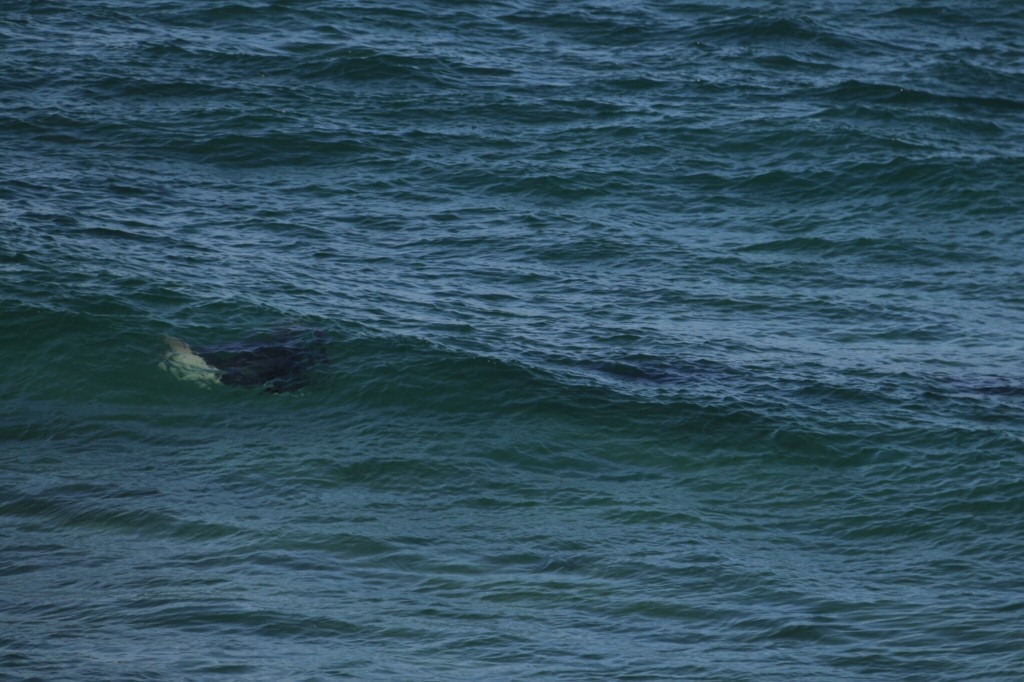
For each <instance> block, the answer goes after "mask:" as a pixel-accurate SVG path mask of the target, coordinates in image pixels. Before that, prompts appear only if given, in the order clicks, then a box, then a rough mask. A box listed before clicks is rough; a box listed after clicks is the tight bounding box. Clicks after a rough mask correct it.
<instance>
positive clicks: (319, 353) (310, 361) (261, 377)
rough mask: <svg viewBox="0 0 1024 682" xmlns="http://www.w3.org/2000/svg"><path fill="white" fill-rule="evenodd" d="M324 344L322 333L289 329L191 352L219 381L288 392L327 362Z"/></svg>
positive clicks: (196, 347)
mask: <svg viewBox="0 0 1024 682" xmlns="http://www.w3.org/2000/svg"><path fill="white" fill-rule="evenodd" d="M326 344H327V335H326V334H325V333H324V332H321V331H309V330H302V329H289V330H285V331H279V332H274V333H268V334H261V335H258V336H253V337H250V338H248V339H245V340H243V341H233V342H228V343H216V344H206V345H196V346H192V347H191V349H190V351H191V353H193V354H194V355H196V356H198V357H199V358H201V359H202V361H203V362H205V363H206V365H207V369H208V371H210V372H213V373H215V375H216V379H217V380H218V381H219V382H220V383H222V384H226V385H228V386H249V387H256V388H262V389H263V390H265V391H268V392H270V393H289V392H292V391H297V390H299V389H301V388H303V387H305V386H306V385H307V384H308V383H309V381H310V378H311V375H312V373H313V371H314V370H315V369H316V368H318V367H319V366H321V365H324V364H326V363H327V349H326ZM172 348H173V345H172Z"/></svg>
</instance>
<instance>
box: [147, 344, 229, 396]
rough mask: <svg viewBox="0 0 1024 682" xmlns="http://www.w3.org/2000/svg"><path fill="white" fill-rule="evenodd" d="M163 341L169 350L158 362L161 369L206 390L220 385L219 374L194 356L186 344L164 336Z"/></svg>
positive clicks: (204, 361)
mask: <svg viewBox="0 0 1024 682" xmlns="http://www.w3.org/2000/svg"><path fill="white" fill-rule="evenodd" d="M164 341H165V342H166V343H167V345H168V346H169V347H170V350H169V351H167V353H165V354H164V357H163V359H162V360H161V361H160V368H161V369H164V370H166V371H168V372H170V373H171V374H173V375H174V376H175V377H177V378H178V379H181V380H182V381H191V382H193V383H197V384H199V385H201V386H204V387H207V388H209V387H210V386H212V385H213V384H219V383H220V372H218V371H217V370H216V369H215V368H213V367H210V366H209V365H208V364H206V360H203V359H202V358H201V357H199V356H198V355H196V354H195V353H194V352H193V351H192V349H191V348H189V347H188V344H187V343H185V342H184V341H179V340H178V339H175V338H173V337H170V336H165V337H164Z"/></svg>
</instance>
